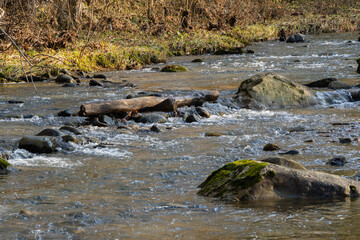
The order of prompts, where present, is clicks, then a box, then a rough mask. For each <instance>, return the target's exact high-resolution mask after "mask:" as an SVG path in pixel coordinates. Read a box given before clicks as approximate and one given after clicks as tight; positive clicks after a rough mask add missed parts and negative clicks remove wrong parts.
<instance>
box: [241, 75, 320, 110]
mask: <svg viewBox="0 0 360 240" xmlns="http://www.w3.org/2000/svg"><path fill="white" fill-rule="evenodd" d="M234 99H235V101H236V102H237V103H238V104H239V105H240V107H242V108H249V109H264V108H286V107H307V106H311V105H314V104H315V103H316V101H315V93H314V92H313V91H312V90H311V89H309V88H307V87H305V86H303V85H301V84H298V83H295V82H292V81H290V80H288V79H287V78H285V77H284V76H282V75H279V74H274V73H264V74H258V75H255V76H253V77H251V78H249V79H247V80H244V81H242V82H241V84H240V86H239V89H238V92H237V93H236V95H235V97H234Z"/></svg>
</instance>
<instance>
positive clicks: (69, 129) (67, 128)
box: [60, 126, 82, 135]
mask: <svg viewBox="0 0 360 240" xmlns="http://www.w3.org/2000/svg"><path fill="white" fill-rule="evenodd" d="M60 131H68V132H71V133H73V134H75V135H81V134H82V132H80V131H79V130H78V129H76V128H74V127H70V126H62V127H61V128H60Z"/></svg>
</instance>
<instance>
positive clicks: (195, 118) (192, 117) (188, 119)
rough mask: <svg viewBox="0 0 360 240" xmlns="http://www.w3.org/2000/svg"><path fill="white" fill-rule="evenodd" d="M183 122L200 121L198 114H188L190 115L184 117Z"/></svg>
mask: <svg viewBox="0 0 360 240" xmlns="http://www.w3.org/2000/svg"><path fill="white" fill-rule="evenodd" d="M185 122H187V123H193V122H200V118H199V115H197V114H190V115H188V116H186V117H185Z"/></svg>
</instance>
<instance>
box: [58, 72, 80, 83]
mask: <svg viewBox="0 0 360 240" xmlns="http://www.w3.org/2000/svg"><path fill="white" fill-rule="evenodd" d="M55 82H56V83H76V81H75V80H74V79H73V78H72V77H71V76H69V75H67V74H60V75H59V76H57V78H56V79H55Z"/></svg>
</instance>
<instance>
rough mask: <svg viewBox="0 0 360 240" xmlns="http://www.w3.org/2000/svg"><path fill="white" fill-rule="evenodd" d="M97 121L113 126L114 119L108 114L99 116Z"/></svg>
mask: <svg viewBox="0 0 360 240" xmlns="http://www.w3.org/2000/svg"><path fill="white" fill-rule="evenodd" d="M98 119H99V122H101V123H104V124H106V125H107V126H115V121H114V120H113V119H112V118H111V117H109V116H108V115H101V116H99V118H98Z"/></svg>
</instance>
